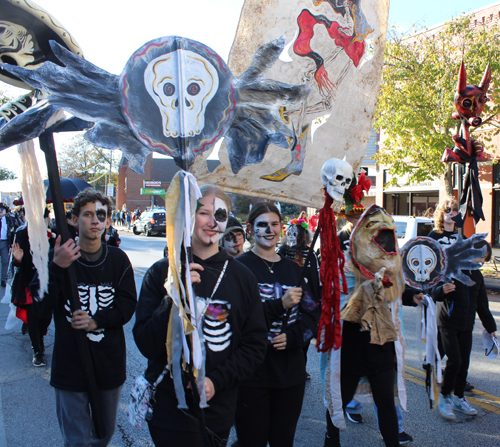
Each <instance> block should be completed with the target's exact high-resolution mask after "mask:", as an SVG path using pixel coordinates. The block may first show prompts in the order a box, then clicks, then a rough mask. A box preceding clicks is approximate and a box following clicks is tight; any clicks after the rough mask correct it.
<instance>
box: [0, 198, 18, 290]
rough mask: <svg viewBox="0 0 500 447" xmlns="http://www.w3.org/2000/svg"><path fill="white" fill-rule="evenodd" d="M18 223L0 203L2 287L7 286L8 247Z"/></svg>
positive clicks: (3, 204)
mask: <svg viewBox="0 0 500 447" xmlns="http://www.w3.org/2000/svg"><path fill="white" fill-rule="evenodd" d="M17 227H18V221H17V219H15V218H14V217H13V216H11V214H10V209H9V207H8V206H7V205H6V204H5V203H3V202H0V257H1V258H2V282H1V285H2V287H5V286H6V284H7V270H8V268H9V253H10V247H11V246H12V242H13V240H14V232H15V231H16V228H17Z"/></svg>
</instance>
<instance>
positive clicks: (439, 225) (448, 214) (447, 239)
mask: <svg viewBox="0 0 500 447" xmlns="http://www.w3.org/2000/svg"><path fill="white" fill-rule="evenodd" d="M457 214H458V203H457V201H456V200H455V199H451V198H447V199H444V200H441V202H439V204H438V206H437V207H436V211H435V212H434V230H433V231H431V232H430V233H429V235H428V237H430V238H432V239H434V240H436V241H438V242H439V243H440V244H442V245H452V244H453V243H454V242H455V241H456V240H457V237H458V236H457V233H456V231H455V221H454V220H453V218H454V217H455V216H457Z"/></svg>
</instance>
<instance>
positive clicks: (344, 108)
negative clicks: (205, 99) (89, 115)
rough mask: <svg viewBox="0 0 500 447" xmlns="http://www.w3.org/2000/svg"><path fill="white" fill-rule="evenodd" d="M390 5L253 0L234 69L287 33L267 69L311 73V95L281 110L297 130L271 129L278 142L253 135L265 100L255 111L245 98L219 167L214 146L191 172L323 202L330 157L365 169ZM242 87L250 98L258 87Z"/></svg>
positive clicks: (231, 186)
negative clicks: (212, 162) (282, 133)
mask: <svg viewBox="0 0 500 447" xmlns="http://www.w3.org/2000/svg"><path fill="white" fill-rule="evenodd" d="M388 10H389V0H379V1H377V0H303V1H296V0H295V1H293V0H266V1H262V0H246V2H245V4H244V6H243V10H242V14H241V18H240V22H239V26H238V31H237V34H236V37H235V40H234V43H233V46H232V49H231V54H230V56H229V63H228V65H229V68H230V69H231V71H232V72H233V73H234V75H235V76H239V75H240V74H241V73H243V72H244V71H245V70H246V69H247V67H248V66H249V65H251V60H252V57H254V55H255V53H256V51H257V50H258V48H259V47H260V46H261V45H263V44H265V43H266V42H269V41H271V40H273V39H277V38H279V37H281V36H283V37H284V39H285V47H284V50H283V51H282V53H281V54H280V56H279V59H278V60H277V61H276V62H275V63H274V64H272V65H271V66H270V68H269V71H267V72H265V73H261V74H262V76H264V75H265V76H266V78H267V79H274V80H279V81H281V82H284V83H289V84H292V85H293V84H294V85H297V84H303V83H307V85H308V86H309V88H310V89H311V93H310V94H309V95H308V97H307V98H306V99H305V101H304V102H303V103H300V104H295V105H294V106H293V107H289V108H286V107H281V108H280V109H279V114H278V115H274V117H273V118H274V119H276V120H279V121H280V122H279V123H278V124H279V126H280V127H283V125H285V126H287V127H288V128H289V129H290V132H289V134H291V135H292V137H287V138H286V141H284V140H283V139H279V138H278V139H276V140H275V141H273V140H272V139H271V140H270V142H271V143H272V144H270V145H267V144H262V142H261V141H255V140H254V139H252V138H251V137H250V136H249V135H251V131H250V130H251V129H253V128H254V127H255V126H254V123H255V121H259V119H260V122H262V120H261V118H262V114H263V113H264V110H262V113H260V112H261V111H260V109H259V107H254V108H253V110H252V111H251V112H250V113H249V112H248V110H245V109H244V108H242V107H240V108H239V109H238V110H237V111H236V116H235V123H234V124H233V132H232V133H231V135H228V137H229V136H230V137H231V138H228V137H226V139H225V141H224V143H223V144H222V146H221V148H220V151H219V158H220V161H221V165H220V166H218V167H217V169H216V170H215V171H214V172H212V173H210V172H209V171H208V169H207V165H206V161H205V160H206V158H208V156H209V155H210V152H208V151H207V152H206V153H204V154H203V156H200V157H197V158H196V160H195V163H194V166H193V169H192V172H193V173H194V174H195V175H196V177H197V178H198V180H199V181H200V182H201V183H203V182H207V183H216V184H219V185H221V186H223V187H224V188H225V189H226V190H227V191H230V192H234V193H241V194H247V195H255V196H261V197H266V198H273V199H275V200H279V201H286V202H292V203H297V204H302V205H309V206H311V205H312V206H317V207H320V206H322V204H323V202H324V196H323V193H322V191H321V188H322V186H323V185H322V183H321V178H320V172H321V167H322V165H323V163H324V162H325V161H326V160H327V159H329V158H332V157H336V158H340V159H343V158H344V157H346V160H347V161H348V162H349V163H350V164H351V165H352V166H353V167H354V169H355V170H356V169H357V168H359V166H360V164H361V162H362V160H363V158H364V155H365V152H366V146H367V142H368V138H369V136H370V132H371V129H372V120H373V116H374V113H375V105H376V102H377V96H378V92H379V86H380V79H381V74H382V64H383V58H384V49H385V34H386V30H387V17H388ZM262 82H266V81H264V79H263V80H262ZM239 87H240V90H239V91H240V95H245V96H246V99H247V102H250V103H251V98H252V95H254V93H255V92H254V88H253V87H252V86H248V88H246V89H245V86H244V85H241V86H239ZM270 93H272V92H270ZM259 94H262V93H261V92H260V93H259ZM271 96H272V95H270V97H271ZM259 99H260V101H259V103H260V104H262V99H261V98H259ZM269 105H270V104H269ZM270 124H271V123H270ZM276 126H277V124H276ZM268 142H269V141H268ZM235 153H236V154H237V155H238V156H237V157H236V159H235V156H234V154H235Z"/></svg>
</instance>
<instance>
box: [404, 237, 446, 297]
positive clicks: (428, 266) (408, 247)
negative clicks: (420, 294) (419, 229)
mask: <svg viewBox="0 0 500 447" xmlns="http://www.w3.org/2000/svg"><path fill="white" fill-rule="evenodd" d="M401 258H402V267H403V275H404V278H405V282H406V284H408V285H409V286H410V287H413V288H414V289H418V290H425V289H428V288H430V287H433V286H435V285H436V284H437V283H438V282H439V281H441V279H442V277H443V275H444V272H445V269H446V257H445V253H444V250H443V247H442V246H441V245H440V244H439V243H438V242H437V241H435V240H434V239H431V238H428V237H416V238H414V239H412V240H410V241H408V243H407V244H405V246H404V248H403V250H402V252H401Z"/></svg>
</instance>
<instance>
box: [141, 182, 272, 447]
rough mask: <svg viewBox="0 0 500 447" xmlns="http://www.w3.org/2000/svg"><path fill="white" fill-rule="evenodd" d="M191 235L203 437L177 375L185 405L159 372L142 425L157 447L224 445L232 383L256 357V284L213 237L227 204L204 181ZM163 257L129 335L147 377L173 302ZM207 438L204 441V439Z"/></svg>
mask: <svg viewBox="0 0 500 447" xmlns="http://www.w3.org/2000/svg"><path fill="white" fill-rule="evenodd" d="M200 189H201V192H202V195H203V197H202V198H201V199H199V200H198V209H197V211H196V216H195V224H194V228H193V232H192V237H191V244H192V253H193V263H191V264H190V270H191V280H192V282H193V288H194V292H195V295H196V297H197V300H198V306H199V308H202V309H205V313H204V316H203V319H202V322H203V323H202V324H203V334H204V341H205V352H206V362H205V366H206V378H205V391H206V396H207V402H208V405H209V407H208V408H206V409H205V410H204V417H205V426H206V428H207V429H208V436H209V438H210V439H209V441H207V440H205V442H203V443H202V437H201V436H202V435H201V434H200V429H199V423H198V420H199V418H200V417H201V413H200V410H199V409H198V408H196V406H195V404H194V400H193V395H192V390H191V388H190V387H189V386H188V379H187V377H184V383H185V395H186V401H187V404H188V407H189V410H188V411H184V410H180V409H178V408H177V405H178V402H177V398H176V396H175V392H174V384H173V380H172V379H171V377H170V374H168V373H167V374H166V375H165V377H164V378H163V380H162V381H161V382H160V384H159V385H158V387H157V392H156V403H155V405H154V407H153V415H152V418H151V419H150V420H149V421H148V425H149V431H150V433H151V437H152V439H153V442H154V444H155V445H156V446H162V447H163V446H169V447H170V446H172V447H179V446H180V447H183V446H186V447H197V446H200V447H201V446H202V445H203V446H205V445H214V446H215V445H217V446H219V445H220V446H223V447H224V446H226V443H227V439H228V437H229V431H230V428H231V426H232V425H233V423H234V412H235V406H236V396H237V386H238V383H239V381H240V380H242V379H244V378H246V377H247V376H249V375H251V374H252V373H253V372H254V371H255V369H256V368H257V366H258V365H259V364H260V363H262V361H263V359H264V355H265V351H266V337H267V327H266V323H265V319H264V315H263V312H262V305H261V303H260V295H259V289H258V287H257V282H256V280H255V277H254V276H253V275H252V273H251V272H250V270H248V268H246V267H245V266H244V265H242V264H240V263H239V262H238V261H236V260H234V259H233V258H232V257H231V256H230V255H229V254H228V253H227V252H226V250H224V249H219V244H218V241H219V239H220V237H221V236H222V235H223V234H224V230H225V227H226V223H227V219H228V214H229V206H228V200H227V197H226V196H225V194H224V193H223V192H222V190H220V189H219V188H217V187H214V186H210V185H204V186H202V187H201V188H200ZM167 271H168V258H164V259H162V260H160V261H158V262H157V263H155V264H153V266H151V268H150V269H149V270H148V272H147V273H146V275H145V276H144V280H143V283H142V288H141V293H140V303H139V304H138V306H137V310H136V323H135V326H134V329H133V333H134V338H135V341H136V343H137V346H138V347H139V349H140V351H141V352H142V354H143V355H144V356H145V357H147V358H148V368H147V370H146V379H148V380H149V382H150V383H154V382H155V381H156V380H157V379H158V377H159V376H160V374H161V373H162V371H164V368H165V365H166V364H167V353H166V349H165V340H166V337H167V329H168V324H169V315H170V309H171V305H172V300H171V298H170V297H169V296H168V295H166V291H165V288H164V283H165V279H166V276H167ZM207 442H208V443H207Z"/></svg>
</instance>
